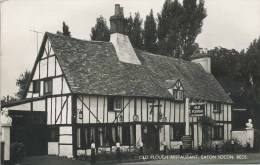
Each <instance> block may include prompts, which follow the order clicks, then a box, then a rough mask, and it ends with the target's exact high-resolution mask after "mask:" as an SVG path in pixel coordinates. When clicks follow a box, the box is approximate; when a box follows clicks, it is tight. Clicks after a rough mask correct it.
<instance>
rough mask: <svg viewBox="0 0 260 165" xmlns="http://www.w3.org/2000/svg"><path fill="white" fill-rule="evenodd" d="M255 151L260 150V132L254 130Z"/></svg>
mask: <svg viewBox="0 0 260 165" xmlns="http://www.w3.org/2000/svg"><path fill="white" fill-rule="evenodd" d="M253 149H254V151H255V152H259V150H260V130H258V129H255V130H254V148H253Z"/></svg>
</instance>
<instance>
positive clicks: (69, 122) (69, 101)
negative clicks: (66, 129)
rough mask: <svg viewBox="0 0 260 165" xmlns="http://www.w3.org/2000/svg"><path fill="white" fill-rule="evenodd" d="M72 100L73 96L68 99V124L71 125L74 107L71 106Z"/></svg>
mask: <svg viewBox="0 0 260 165" xmlns="http://www.w3.org/2000/svg"><path fill="white" fill-rule="evenodd" d="M71 100H72V98H71V96H69V98H68V116H67V117H68V118H67V124H71V115H72V114H71V112H72V105H71V102H72V101H71Z"/></svg>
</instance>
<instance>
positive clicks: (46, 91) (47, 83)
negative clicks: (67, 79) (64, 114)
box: [44, 79, 52, 94]
mask: <svg viewBox="0 0 260 165" xmlns="http://www.w3.org/2000/svg"><path fill="white" fill-rule="evenodd" d="M44 94H52V79H48V80H46V81H44Z"/></svg>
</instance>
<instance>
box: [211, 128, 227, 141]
mask: <svg viewBox="0 0 260 165" xmlns="http://www.w3.org/2000/svg"><path fill="white" fill-rule="evenodd" d="M223 139H224V126H213V128H212V140H223Z"/></svg>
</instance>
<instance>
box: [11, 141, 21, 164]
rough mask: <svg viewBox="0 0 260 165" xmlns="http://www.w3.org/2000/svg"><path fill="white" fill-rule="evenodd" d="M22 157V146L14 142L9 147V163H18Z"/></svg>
mask: <svg viewBox="0 0 260 165" xmlns="http://www.w3.org/2000/svg"><path fill="white" fill-rule="evenodd" d="M23 157H24V144H23V143H18V142H14V143H12V144H11V147H10V161H11V162H12V163H20V162H21V161H22V160H23Z"/></svg>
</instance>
